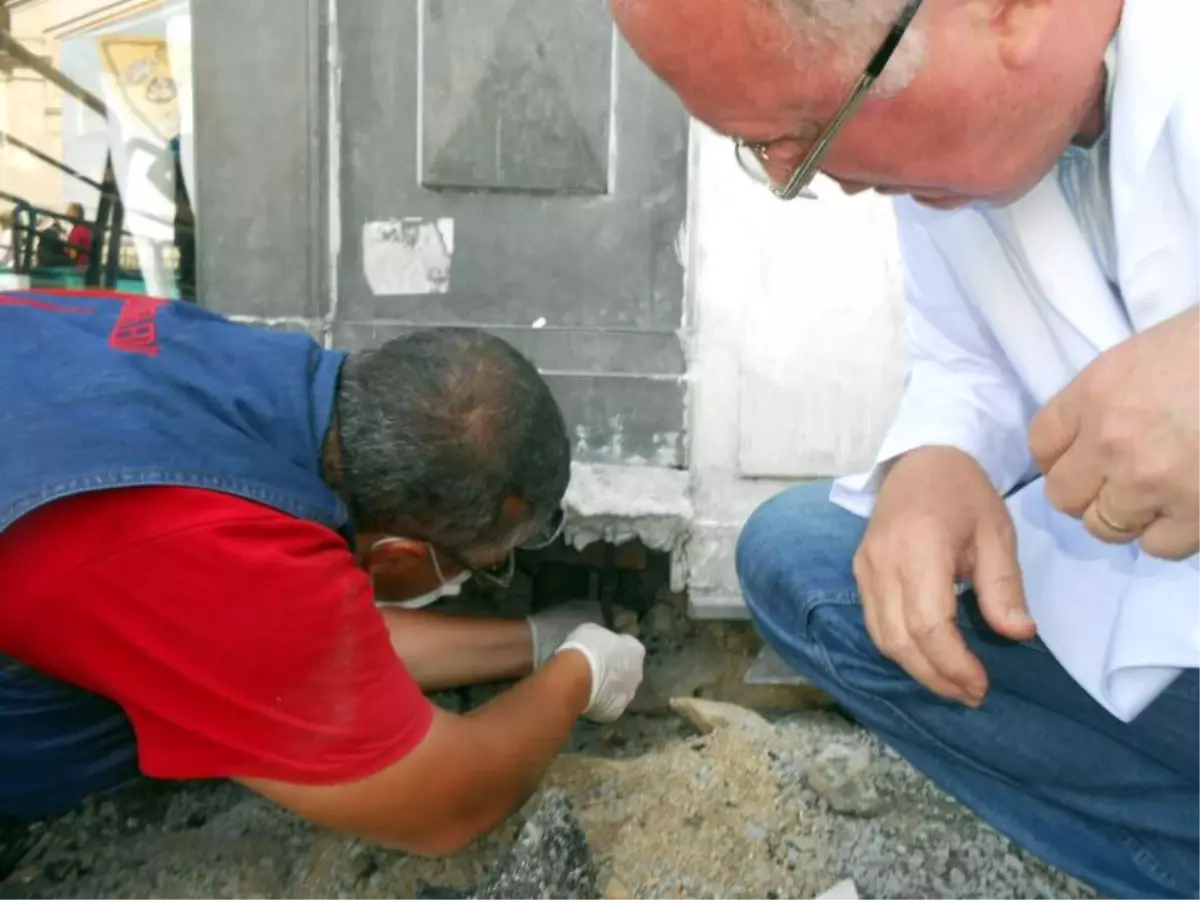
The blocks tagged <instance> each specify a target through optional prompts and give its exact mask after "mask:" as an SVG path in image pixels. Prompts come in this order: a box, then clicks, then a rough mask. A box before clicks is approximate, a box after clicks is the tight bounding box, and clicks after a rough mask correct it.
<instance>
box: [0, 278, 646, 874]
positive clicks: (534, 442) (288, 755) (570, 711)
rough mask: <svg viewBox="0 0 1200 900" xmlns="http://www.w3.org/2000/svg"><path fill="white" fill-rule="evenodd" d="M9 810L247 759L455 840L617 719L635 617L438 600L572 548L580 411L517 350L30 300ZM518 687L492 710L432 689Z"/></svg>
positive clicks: (0, 483)
mask: <svg viewBox="0 0 1200 900" xmlns="http://www.w3.org/2000/svg"><path fill="white" fill-rule="evenodd" d="M0 427H3V430H4V438H3V439H2V440H0V472H4V477H3V479H0V584H2V589H0V654H3V655H2V656H0V822H5V821H9V822H11V821H20V820H28V819H32V818H38V817H42V816H45V815H49V814H53V813H57V812H61V811H64V810H66V809H69V808H71V807H72V806H74V805H75V804H77V803H78V802H79V800H80V799H81V798H82V797H84V796H87V795H89V794H94V793H97V792H101V791H105V790H109V789H111V788H113V787H116V786H118V785H121V784H124V783H126V782H128V781H130V780H132V779H135V778H138V777H141V776H149V777H152V778H161V779H197V778H230V779H234V780H236V781H238V782H240V783H242V784H244V785H246V786H247V787H249V788H250V789H252V790H254V791H256V792H258V793H260V794H262V795H263V796H265V797H267V798H270V799H271V800H273V801H275V802H277V803H279V804H281V805H282V806H284V807H286V808H288V809H290V810H293V811H295V812H296V813H298V814H299V815H301V816H304V817H306V818H308V819H310V820H312V821H314V822H317V823H320V824H323V825H327V826H331V827H334V828H338V829H342V830H345V831H347V832H350V833H353V834H356V835H360V836H362V837H364V838H366V839H369V840H374V841H378V842H382V843H386V844H390V845H394V846H397V847H400V848H403V849H405V850H409V851H412V852H417V853H433V854H436V853H446V852H451V851H454V850H456V849H458V848H460V847H462V846H463V845H464V844H466V843H468V842H470V841H471V840H473V839H474V838H475V837H477V836H478V835H480V834H482V833H484V832H486V831H488V830H489V829H491V828H492V827H493V826H495V825H496V824H497V823H499V822H500V821H501V820H503V819H504V818H505V817H506V816H508V815H509V814H510V813H511V812H513V811H514V810H515V809H516V808H517V807H518V806H519V805H520V804H521V803H522V802H523V801H524V800H525V799H526V798H527V797H528V796H529V795H530V793H531V792H532V791H533V790H534V789H535V787H536V786H537V784H538V782H539V780H540V778H541V777H542V775H543V773H544V772H545V770H546V768H547V767H548V766H549V764H550V762H551V761H552V759H553V757H554V756H555V754H556V753H557V752H558V750H559V748H560V747H561V746H562V744H563V741H564V740H565V738H566V737H567V735H568V733H569V731H570V729H571V727H572V725H573V724H574V723H575V721H576V720H577V719H578V718H579V717H580V716H582V715H587V716H591V717H592V718H595V719H598V720H602V721H608V720H612V719H614V718H616V717H617V716H619V715H620V714H621V713H622V712H623V710H624V709H625V707H626V705H627V704H628V703H629V701H630V700H631V699H632V697H633V694H634V692H635V690H636V688H637V686H638V684H639V682H640V680H641V676H642V660H643V656H644V649H643V648H642V646H641V644H639V643H638V642H637V641H636V640H635V639H634V638H632V637H628V636H624V635H618V634H615V633H613V632H611V631H608V630H605V629H604V628H602V627H599V626H598V625H596V624H590V623H587V622H586V621H584V619H585V618H586V615H584V614H577V613H573V612H567V613H563V612H561V611H560V612H556V613H553V614H548V615H547V616H544V617H540V618H539V617H535V618H534V619H532V620H524V619H516V620H475V619H470V618H461V617H459V618H455V617H450V616H446V615H439V614H437V613H433V612H430V611H427V610H417V609H411V608H410V609H404V608H396V609H387V610H383V611H381V610H380V609H379V608H378V606H377V605H376V600H377V597H376V593H375V590H374V585H373V579H374V581H375V582H376V583H378V585H379V587H380V589H381V594H383V593H387V594H388V595H389V596H388V599H394V595H395V593H396V592H399V593H400V594H401V599H402V600H405V601H407V605H408V606H410V607H411V606H419V605H423V604H424V603H426V602H428V601H430V600H432V599H436V598H437V597H438V596H440V595H442V594H444V593H446V592H447V591H450V592H453V590H454V589H455V587H456V586H457V585H458V584H460V583H462V582H463V581H464V580H465V579H467V578H470V577H472V576H473V575H474V574H476V573H490V576H491V577H492V578H493V579H496V578H499V579H501V580H503V577H504V573H505V572H506V571H507V567H508V566H510V565H511V555H512V552H513V550H514V548H515V547H518V546H521V545H531V544H532V545H537V544H539V543H544V542H546V541H547V540H549V539H552V537H553V536H554V534H555V533H556V530H557V528H559V527H560V526H561V501H562V497H563V494H564V492H565V489H566V485H567V480H568V475H569V457H570V453H569V443H568V439H567V436H566V430H565V428H564V425H563V420H562V416H561V414H560V412H559V409H558V406H557V404H556V403H555V401H554V399H553V397H552V396H551V394H550V392H549V389H548V388H547V386H546V384H545V382H544V381H543V379H542V378H541V377H540V375H539V374H538V372H537V371H536V369H534V367H533V366H532V365H530V364H529V362H528V361H526V360H525V359H524V358H523V357H521V356H520V355H519V354H518V353H517V352H516V351H515V350H513V349H512V348H511V347H510V346H508V345H507V344H506V343H504V342H503V341H500V340H499V339H497V338H494V337H490V336H488V335H486V334H482V333H480V332H476V331H471V330H466V329H432V330H428V331H421V332H416V333H414V334H410V335H407V336H405V337H402V338H399V339H396V340H394V341H391V342H389V343H387V344H385V345H384V346H383V347H381V348H380V349H378V350H376V351H372V352H365V353H355V354H346V353H344V352H342V351H331V350H325V349H322V348H321V347H319V346H318V345H317V344H316V343H315V342H313V341H312V340H311V339H309V338H308V337H307V336H301V335H294V334H282V333H275V332H267V331H263V330H259V329H254V328H251V327H248V326H244V325H240V324H236V323H233V322H230V321H228V320H226V319H224V318H222V317H221V316H218V315H216V314H214V313H211V312H209V311H206V310H204V309H202V308H200V307H197V306H195V305H192V304H188V303H175V302H163V301H159V300H155V299H152V298H145V297H122V296H115V295H109V294H100V293H52V292H42V291H35V292H13V293H7V294H4V293H0ZM501 678H520V679H521V680H520V681H519V682H518V683H517V684H516V686H515V687H513V688H512V689H511V690H509V691H507V692H506V693H504V694H502V695H500V696H499V697H497V698H496V699H494V700H492V701H491V702H489V703H487V704H485V705H484V706H482V707H480V708H478V709H476V710H474V711H472V712H470V713H468V714H465V715H455V714H452V713H450V712H447V711H444V710H441V709H438V708H436V707H435V706H433V705H432V704H431V703H430V701H429V700H428V699H427V698H426V696H425V693H424V692H425V691H428V690H432V689H440V688H445V687H449V686H454V685H461V684H468V683H473V682H482V681H491V680H496V679H501Z"/></svg>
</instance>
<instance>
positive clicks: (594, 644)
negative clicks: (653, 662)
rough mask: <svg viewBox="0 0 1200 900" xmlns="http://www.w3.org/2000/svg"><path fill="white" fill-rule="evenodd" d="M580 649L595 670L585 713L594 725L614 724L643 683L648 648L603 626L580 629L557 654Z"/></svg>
mask: <svg viewBox="0 0 1200 900" xmlns="http://www.w3.org/2000/svg"><path fill="white" fill-rule="evenodd" d="M568 650H577V651H578V652H580V653H582V654H583V655H584V657H585V658H586V659H587V661H588V665H589V666H591V669H592V695H591V697H590V698H589V699H588V705H587V709H585V710H584V711H583V714H584V715H585V716H587V717H588V718H589V719H592V720H593V721H595V722H612V721H614V720H615V719H617V718H618V717H619V716H620V715H621V713H623V712H625V707H627V706H628V705H629V704H630V702H631V701H632V700H633V696H634V694H636V693H637V689H638V685H640V684H641V683H642V663H643V662H644V661H645V659H646V648H645V647H643V646H642V642H641V641H639V640H638V639H637V638H635V637H630V636H629V635H627V634H617V633H615V632H612V631H609V630H608V629H607V628H603V627H601V626H600V625H592V624H590V623H587V624H584V625H580V626H578V627H577V628H576V629H575V630H574V631H572V632H571V633H570V634H569V635H567V639H566V641H564V642H563V644H562V646H560V647H559V648H558V649H557V650H556V651H555V653H556V654H558V653H564V652H566V651H568Z"/></svg>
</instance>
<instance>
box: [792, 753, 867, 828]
mask: <svg viewBox="0 0 1200 900" xmlns="http://www.w3.org/2000/svg"><path fill="white" fill-rule="evenodd" d="M808 786H809V787H810V788H811V789H812V790H813V791H815V792H816V793H817V794H819V795H820V796H821V797H823V798H825V802H826V803H828V804H829V806H830V807H831V808H832V809H833V810H834V811H835V812H840V813H845V814H847V815H854V816H870V815H873V814H874V813H876V812H878V811H879V806H880V799H879V794H878V793H877V792H876V790H875V785H874V783H873V782H872V778H871V752H870V750H868V749H867V748H866V747H848V746H846V745H845V744H830V745H829V746H828V747H826V748H825V749H824V750H822V751H821V752H820V753H819V754H817V757H816V759H814V760H813V762H812V766H811V767H810V768H809V770H808Z"/></svg>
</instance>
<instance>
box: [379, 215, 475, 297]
mask: <svg viewBox="0 0 1200 900" xmlns="http://www.w3.org/2000/svg"><path fill="white" fill-rule="evenodd" d="M362 250H363V274H364V275H365V276H366V279H367V284H368V286H369V287H370V288H371V293H373V294H375V295H376V296H380V295H398V294H405V295H411V294H444V293H446V292H447V291H448V290H450V263H451V261H452V259H453V257H454V220H453V219H450V218H440V219H421V218H417V217H406V218H402V219H385V220H382V221H378V222H367V223H366V224H364V225H363V230H362Z"/></svg>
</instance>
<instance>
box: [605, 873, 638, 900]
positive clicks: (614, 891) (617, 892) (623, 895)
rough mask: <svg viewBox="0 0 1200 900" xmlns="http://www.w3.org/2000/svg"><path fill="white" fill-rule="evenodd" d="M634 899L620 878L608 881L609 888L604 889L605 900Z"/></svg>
mask: <svg viewBox="0 0 1200 900" xmlns="http://www.w3.org/2000/svg"><path fill="white" fill-rule="evenodd" d="M632 897H633V895H632V894H631V893H629V888H627V887H625V885H624V884H622V883H621V880H620V879H619V878H616V877H613V878H610V879H609V880H608V887H606V888H605V889H604V900H631V898H632Z"/></svg>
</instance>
